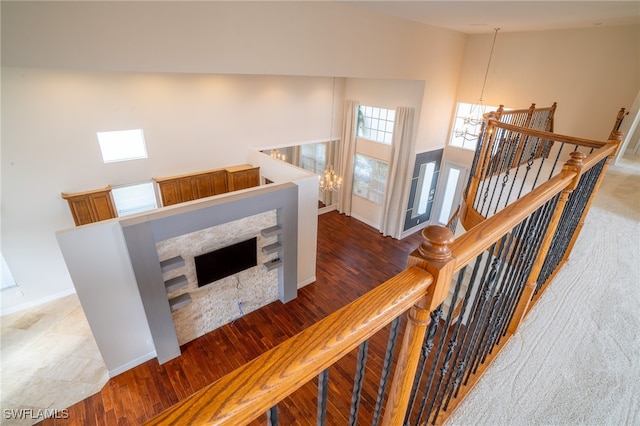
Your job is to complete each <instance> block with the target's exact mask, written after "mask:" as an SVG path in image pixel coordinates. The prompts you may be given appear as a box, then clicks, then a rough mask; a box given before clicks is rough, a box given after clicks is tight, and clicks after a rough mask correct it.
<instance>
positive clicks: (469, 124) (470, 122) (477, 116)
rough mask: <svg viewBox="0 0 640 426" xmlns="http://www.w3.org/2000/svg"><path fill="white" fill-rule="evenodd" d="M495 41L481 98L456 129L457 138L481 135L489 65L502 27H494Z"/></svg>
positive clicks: (470, 138) (487, 70)
mask: <svg viewBox="0 0 640 426" xmlns="http://www.w3.org/2000/svg"><path fill="white" fill-rule="evenodd" d="M494 31H495V33H494V34H493V43H492V44H491V52H489V60H488V61H487V69H486V71H485V73H484V81H483V82H482V90H480V98H478V102H476V103H475V104H474V105H473V106H472V107H471V110H470V111H469V113H468V114H467V115H466V116H465V117H464V118H463V122H462V127H460V128H458V129H456V130H454V134H455V136H456V137H457V138H464V139H466V140H474V139H477V138H478V136H479V135H480V124H481V123H482V115H483V114H484V113H485V110H484V109H485V106H484V104H483V102H484V100H483V99H482V97H483V96H484V88H485V86H486V84H487V76H488V75H489V67H490V66H491V58H492V57H493V48H494V47H495V45H496V38H497V37H498V31H500V28H494Z"/></svg>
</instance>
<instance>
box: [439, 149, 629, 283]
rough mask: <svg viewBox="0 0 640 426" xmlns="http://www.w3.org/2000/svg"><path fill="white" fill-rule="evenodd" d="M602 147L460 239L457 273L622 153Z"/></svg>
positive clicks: (455, 248) (574, 158)
mask: <svg viewBox="0 0 640 426" xmlns="http://www.w3.org/2000/svg"><path fill="white" fill-rule="evenodd" d="M600 145H601V148H600V149H598V150H596V151H594V152H593V153H592V154H591V155H589V156H587V157H586V158H585V157H583V156H582V153H575V155H574V156H572V159H570V160H569V161H568V162H567V165H569V166H571V167H568V168H565V169H564V170H562V171H561V172H560V173H559V174H558V175H557V176H555V177H553V178H551V179H550V180H549V181H547V182H545V183H543V184H542V185H540V186H539V187H537V188H535V189H534V190H532V191H531V192H530V193H528V194H526V195H524V196H523V197H522V198H520V199H519V200H518V201H517V202H515V203H513V204H510V205H508V206H507V207H505V208H504V209H502V210H500V211H499V212H498V213H496V214H495V215H493V216H491V217H490V218H488V219H486V220H484V221H483V222H482V223H481V224H480V225H477V226H474V227H473V228H471V229H470V230H468V231H467V232H465V233H464V234H462V235H461V236H460V237H458V238H457V239H456V240H455V241H454V242H453V243H452V244H451V245H450V248H451V252H452V253H453V256H454V257H455V262H456V263H455V270H456V271H458V270H459V269H460V268H462V267H463V266H464V265H466V264H467V263H469V261H471V260H472V259H473V258H475V257H476V256H477V255H478V254H480V253H481V252H482V251H484V250H486V249H487V248H488V247H489V246H490V245H491V244H492V243H493V242H494V241H497V240H498V239H499V238H500V237H502V236H503V235H505V234H506V233H508V232H509V231H510V230H511V229H513V227H514V226H516V225H517V224H518V223H520V222H521V221H522V220H524V219H525V218H526V217H528V216H530V215H531V213H533V212H534V211H535V210H537V209H538V208H540V207H541V206H542V205H543V204H545V203H546V202H547V201H549V200H550V199H551V198H552V197H554V196H555V195H557V194H558V193H560V192H562V190H563V189H565V188H566V187H567V186H569V185H571V184H572V183H573V182H574V181H575V180H577V178H579V177H580V175H581V174H582V173H584V172H586V171H587V170H589V169H590V168H591V167H593V166H594V165H595V164H597V163H598V162H599V161H601V160H602V159H603V158H605V157H609V156H611V155H613V154H614V153H615V152H616V150H617V149H618V143H616V142H609V143H605V144H604V146H602V145H603V143H600ZM572 154H573V153H572ZM578 158H579V160H578ZM578 163H580V166H581V167H580V168H579V170H580V171H579V172H578V171H576V170H575V169H576V167H574V166H576V165H578Z"/></svg>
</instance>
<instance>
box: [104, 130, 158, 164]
mask: <svg viewBox="0 0 640 426" xmlns="http://www.w3.org/2000/svg"><path fill="white" fill-rule="evenodd" d="M97 135H98V143H99V144H100V151H101V152H102V160H103V161H104V162H105V163H114V162H116V161H127V160H138V159H140V158H147V147H146V145H145V143H144V133H143V132H142V129H133V130H116V131H113V132H98V133H97Z"/></svg>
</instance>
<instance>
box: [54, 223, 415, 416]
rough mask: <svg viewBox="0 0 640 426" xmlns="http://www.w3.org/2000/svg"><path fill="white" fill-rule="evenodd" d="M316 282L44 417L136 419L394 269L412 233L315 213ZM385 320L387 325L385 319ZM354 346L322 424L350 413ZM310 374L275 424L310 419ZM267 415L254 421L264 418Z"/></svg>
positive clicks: (371, 390)
mask: <svg viewBox="0 0 640 426" xmlns="http://www.w3.org/2000/svg"><path fill="white" fill-rule="evenodd" d="M318 220H319V224H318V258H317V271H316V279H317V280H316V282H315V283H312V284H309V285H307V286H306V287H304V288H302V289H300V290H299V291H298V297H297V298H296V299H295V300H293V301H291V302H289V303H287V304H282V303H281V302H279V301H277V302H274V303H271V304H269V305H267V306H265V307H263V308H261V309H259V310H257V311H254V312H251V313H249V314H248V315H245V316H244V317H242V318H239V319H238V320H236V321H234V322H233V323H230V324H227V325H225V326H223V327H221V328H219V329H217V330H214V331H212V332H210V333H208V334H206V335H204V336H202V337H200V338H198V339H196V340H194V341H191V342H189V343H187V344H185V345H183V346H182V347H181V349H182V355H181V356H180V357H178V358H176V359H174V360H172V361H169V362H167V363H165V364H163V365H159V364H158V362H157V359H153V360H150V361H147V362H145V363H144V364H142V365H139V366H138V367H135V368H133V369H132V370H129V371H126V372H125V373H122V374H120V375H118V376H116V377H114V378H112V379H110V380H109V381H108V382H107V384H106V385H105V386H104V388H103V389H102V390H101V391H100V392H99V393H97V394H95V395H93V396H91V397H89V398H87V399H85V400H83V401H81V402H79V403H77V404H75V405H73V406H71V407H69V409H68V418H67V419H64V420H55V419H49V420H45V421H44V422H42V423H43V424H47V425H49V424H58V423H59V424H65V425H69V424H78V425H85V424H109V425H111V424H119V425H133V424H140V423H142V422H144V421H146V420H149V419H151V418H152V417H153V416H155V415H157V414H159V413H160V412H162V411H163V410H165V409H167V408H168V407H170V406H171V405H173V404H175V403H176V402H178V401H180V400H182V399H184V398H186V397H188V396H189V395H191V394H193V393H194V392H196V391H198V390H199V389H201V388H203V387H204V386H206V385H207V384H209V383H212V382H214V381H216V380H217V379H219V378H220V377H222V376H224V375H225V374H227V373H229V372H231V371H233V370H234V369H236V368H238V367H240V366H242V365H243V364H245V363H246V362H248V361H250V360H251V359H253V358H255V357H257V356H258V355H260V354H261V353H263V352H265V351H266V350H268V349H270V348H272V347H274V346H276V345H278V344H279V343H281V342H283V341H284V340H286V339H287V338H289V337H291V336H293V335H295V334H297V333H298V332H300V331H302V330H303V329H305V328H306V327H308V326H310V325H311V324H313V323H315V322H317V321H318V320H320V319H322V318H324V317H326V316H327V315H328V314H330V313H331V312H334V311H335V310H337V309H339V308H340V307H342V306H344V305H346V304H347V303H349V302H351V301H353V300H355V299H356V298H358V297H359V296H361V295H362V294H364V293H366V292H367V291H368V290H370V289H372V288H374V287H375V286H377V285H378V284H380V283H382V282H384V281H386V280H387V279H389V278H390V277H392V276H393V275H395V274H397V273H399V272H401V271H402V270H403V269H404V267H405V262H406V259H407V255H408V254H409V253H410V252H411V251H413V250H414V249H415V248H416V247H417V246H418V245H419V244H420V242H421V236H420V234H419V233H416V234H413V235H411V236H409V237H407V238H405V239H404V240H401V241H398V240H394V239H392V238H389V237H383V236H382V235H381V234H380V233H379V232H378V231H377V230H375V229H373V228H371V227H369V226H367V225H365V224H363V223H362V222H359V221H357V220H355V219H353V218H351V217H347V216H344V215H341V214H339V213H337V212H335V211H334V212H330V213H326V214H323V215H321V216H319V217H318ZM387 328H388V327H387ZM387 336H388V330H383V331H381V332H380V333H378V334H377V335H376V336H374V337H373V338H372V339H371V341H370V344H369V357H368V359H367V376H369V375H371V377H372V378H371V379H370V380H367V381H365V384H364V389H363V394H362V402H361V407H360V410H359V415H360V417H359V423H362V424H366V423H370V421H371V418H372V412H373V407H374V406H375V399H376V392H377V382H378V380H379V377H380V371H381V368H382V367H381V365H382V358H381V355H380V354H383V353H384V349H385V348H386V344H387ZM355 353H356V351H354V353H351V354H349V355H348V356H346V357H345V358H344V359H343V360H342V361H340V362H339V363H338V364H336V365H335V366H334V367H332V368H331V370H330V381H329V397H328V405H329V408H328V412H327V424H344V423H346V422H347V419H348V418H349V407H350V400H351V388H352V386H353V375H354V371H355V363H356V358H355ZM316 398H317V380H313V381H311V382H309V383H308V384H306V385H304V386H303V387H302V388H301V389H300V390H299V391H297V392H296V393H295V394H294V395H293V396H292V397H290V398H288V399H287V400H285V401H283V402H282V403H281V404H279V407H278V410H279V419H280V424H286V425H290V424H315V421H316V420H315V419H316ZM265 419H266V416H263V418H261V419H258V420H257V421H256V422H255V423H256V424H265V423H264V422H265Z"/></svg>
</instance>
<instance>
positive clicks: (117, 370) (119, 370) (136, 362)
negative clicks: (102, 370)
mask: <svg viewBox="0 0 640 426" xmlns="http://www.w3.org/2000/svg"><path fill="white" fill-rule="evenodd" d="M156 356H158V355H157V354H156V351H153V352H149V353H148V354H145V355H142V356H141V357H139V358H136V359H134V360H133V361H131V362H128V363H126V364H123V365H121V366H120V367H118V368H114V369H113V370H109V371H108V374H109V378H110V379H112V378H114V377H115V376H117V375H118V374H121V373H124V372H125V371H128V370H131V369H132V368H133V367H137V366H138V365H140V364H142V363H145V362H147V361H149V360H150V359H153V358H155V357H156Z"/></svg>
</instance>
